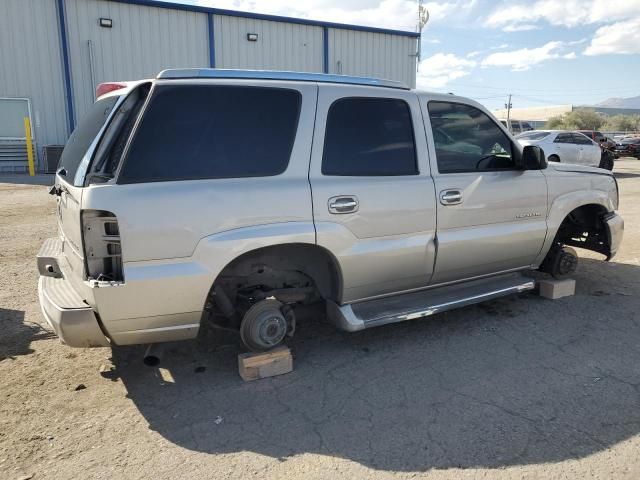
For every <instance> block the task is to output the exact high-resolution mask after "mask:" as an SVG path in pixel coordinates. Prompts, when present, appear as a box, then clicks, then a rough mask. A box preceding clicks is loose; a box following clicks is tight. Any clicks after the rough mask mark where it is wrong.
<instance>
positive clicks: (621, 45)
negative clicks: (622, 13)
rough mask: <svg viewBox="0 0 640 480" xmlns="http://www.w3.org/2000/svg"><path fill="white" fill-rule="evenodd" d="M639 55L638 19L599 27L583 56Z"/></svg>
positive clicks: (639, 35)
mask: <svg viewBox="0 0 640 480" xmlns="http://www.w3.org/2000/svg"><path fill="white" fill-rule="evenodd" d="M611 53H627V54H629V53H631V54H633V53H640V17H638V18H633V19H631V20H626V21H623V22H618V23H614V24H611V25H607V26H604V27H600V28H599V29H598V30H597V31H596V33H595V35H594V37H593V39H592V40H591V44H590V45H589V46H588V47H587V48H586V50H585V51H584V54H585V55H606V54H611Z"/></svg>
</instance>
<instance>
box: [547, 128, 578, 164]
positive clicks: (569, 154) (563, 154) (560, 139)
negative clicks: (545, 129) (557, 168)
mask: <svg viewBox="0 0 640 480" xmlns="http://www.w3.org/2000/svg"><path fill="white" fill-rule="evenodd" d="M553 144H554V146H555V151H556V155H558V157H560V162H561V163H578V162H579V152H580V150H579V149H578V145H577V144H576V143H575V140H574V137H573V135H572V134H571V133H569V132H562V133H558V134H557V135H556V138H555V140H554V141H553Z"/></svg>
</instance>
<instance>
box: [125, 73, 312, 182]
mask: <svg viewBox="0 0 640 480" xmlns="http://www.w3.org/2000/svg"><path fill="white" fill-rule="evenodd" d="M300 105H301V95H300V92H298V91H296V90H290V89H283V88H265V87H235V86H214V85H158V86H156V88H155V90H154V91H153V92H152V98H151V100H150V103H149V106H148V107H147V109H146V111H145V112H144V113H143V117H142V119H141V121H140V125H139V127H138V129H137V131H136V132H135V134H134V137H133V140H132V143H131V146H130V147H129V150H128V153H127V155H126V159H125V162H124V165H123V168H122V172H121V174H120V177H119V179H118V183H137V182H161V181H172V180H196V179H205V178H239V177H261V176H272V175H278V174H281V173H283V172H284V171H285V170H286V168H287V165H288V163H289V157H290V155H291V149H292V147H293V142H294V139H295V135H296V130H297V126H298V117H299V114H300Z"/></svg>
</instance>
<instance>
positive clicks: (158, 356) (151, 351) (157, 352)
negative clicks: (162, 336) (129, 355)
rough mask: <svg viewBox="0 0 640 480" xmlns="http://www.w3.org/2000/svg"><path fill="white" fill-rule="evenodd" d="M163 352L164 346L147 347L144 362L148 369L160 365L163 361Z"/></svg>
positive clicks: (153, 344)
mask: <svg viewBox="0 0 640 480" xmlns="http://www.w3.org/2000/svg"><path fill="white" fill-rule="evenodd" d="M163 350H164V348H163V347H162V345H159V344H157V343H152V344H151V345H149V346H148V347H147V351H146V352H145V354H144V357H143V359H142V361H143V362H144V364H145V365H146V366H147V367H157V366H158V365H160V360H162V354H163Z"/></svg>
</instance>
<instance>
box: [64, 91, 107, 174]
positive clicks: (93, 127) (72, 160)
mask: <svg viewBox="0 0 640 480" xmlns="http://www.w3.org/2000/svg"><path fill="white" fill-rule="evenodd" d="M119 98H120V97H119V96H117V95H114V96H111V97H107V98H103V99H101V100H98V101H97V102H95V103H94V104H93V105H91V108H89V110H88V111H87V113H86V114H85V115H84V117H82V119H81V120H80V122H79V123H78V126H77V127H76V128H75V130H74V131H73V133H72V134H71V136H70V137H69V140H68V141H67V144H66V145H65V147H64V150H63V151H62V156H61V157H60V162H59V163H58V172H61V173H60V175H61V176H62V177H63V178H65V179H66V180H67V182H69V183H72V184H74V185H77V186H80V185H82V182H83V178H80V177H84V175H83V172H82V171H81V172H79V173H80V174H79V175H76V173H78V167H79V166H80V163H81V162H82V159H83V158H84V156H85V154H86V153H87V150H88V149H89V147H90V146H91V144H92V143H93V141H94V140H95V138H96V136H97V135H98V133H100V130H101V129H102V127H103V126H104V124H105V123H106V121H107V119H108V118H109V114H110V113H111V111H112V110H113V107H114V106H115V105H116V103H117V102H118V99H119ZM62 169H64V171H62ZM76 176H77V177H78V178H75V177H76Z"/></svg>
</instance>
